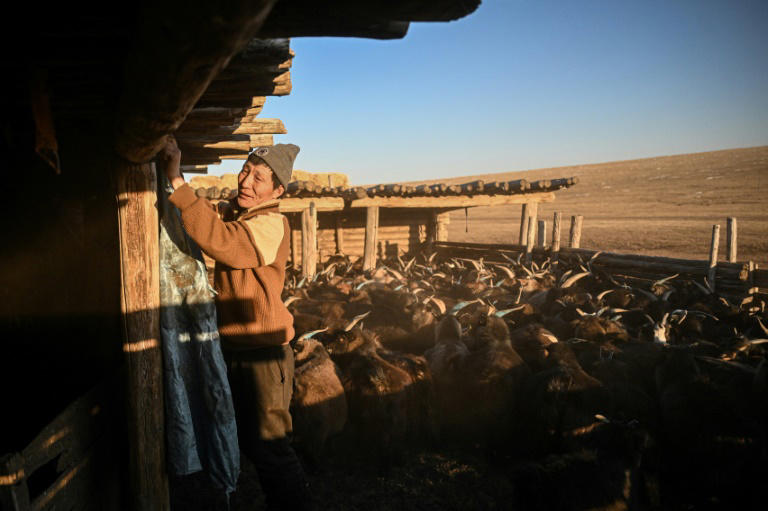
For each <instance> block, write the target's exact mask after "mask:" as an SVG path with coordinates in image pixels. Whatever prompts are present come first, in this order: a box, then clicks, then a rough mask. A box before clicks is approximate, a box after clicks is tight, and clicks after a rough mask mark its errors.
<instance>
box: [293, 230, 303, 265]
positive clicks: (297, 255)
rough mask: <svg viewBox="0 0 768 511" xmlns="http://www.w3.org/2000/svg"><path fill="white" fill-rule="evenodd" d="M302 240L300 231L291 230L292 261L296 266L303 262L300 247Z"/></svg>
mask: <svg viewBox="0 0 768 511" xmlns="http://www.w3.org/2000/svg"><path fill="white" fill-rule="evenodd" d="M300 241H301V232H300V231H295V230H292V231H291V262H292V263H293V267H294V268H298V267H299V264H301V252H300V249H299V242H300Z"/></svg>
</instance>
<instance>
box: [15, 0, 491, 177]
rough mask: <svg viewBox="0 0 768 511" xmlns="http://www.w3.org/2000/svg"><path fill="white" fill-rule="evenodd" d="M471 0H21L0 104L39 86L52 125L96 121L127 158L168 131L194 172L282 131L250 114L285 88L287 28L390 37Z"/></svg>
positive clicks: (137, 158)
mask: <svg viewBox="0 0 768 511" xmlns="http://www.w3.org/2000/svg"><path fill="white" fill-rule="evenodd" d="M479 3H480V0H431V1H416V0H371V1H366V2H356V1H353V0H329V1H326V2H315V1H310V0H235V1H233V2H227V3H226V4H221V3H219V2H210V1H202V0H190V1H186V2H181V1H166V2H160V3H152V2H146V3H144V4H138V5H137V4H125V5H122V6H121V9H123V10H122V11H121V12H120V13H119V14H118V15H115V14H114V12H113V11H112V10H111V9H109V10H108V9H106V8H105V9H104V10H94V9H93V8H88V7H77V6H72V5H69V4H60V3H59V4H51V5H50V6H46V7H45V8H44V9H43V10H44V11H45V12H44V13H42V12H39V11H40V9H41V8H40V7H39V6H37V5H33V4H28V5H25V6H22V9H27V13H26V14H25V13H22V14H21V15H20V16H18V17H17V18H14V19H18V20H22V21H21V22H20V26H19V27H18V28H19V29H21V30H20V32H22V33H23V35H22V36H21V37H19V36H18V34H17V33H14V34H13V35H11V33H10V32H9V31H5V33H4V34H3V35H2V37H4V38H5V40H4V41H3V42H5V43H6V47H7V48H10V47H12V48H14V51H13V52H12V55H11V62H10V69H9V73H8V74H9V76H12V77H14V78H15V79H16V81H13V83H12V85H11V88H12V89H14V90H11V91H10V94H6V95H5V106H6V107H7V108H6V111H10V110H12V109H18V108H19V107H18V105H16V104H15V103H14V102H13V101H12V100H11V99H10V98H14V99H15V98H18V97H24V96H29V93H30V91H34V90H38V91H42V92H41V94H42V95H44V96H46V97H45V101H44V102H43V103H45V102H47V104H48V105H49V110H50V115H49V116H48V117H49V118H52V119H53V125H54V126H55V129H56V131H57V132H58V133H63V132H66V131H68V130H69V131H70V132H71V131H72V130H76V131H77V130H79V131H80V132H82V131H83V130H88V129H93V130H99V131H104V130H108V131H109V132H111V133H112V136H111V138H112V140H113V146H114V150H115V152H116V153H117V154H118V155H119V156H121V157H122V158H124V159H126V160H128V161H130V162H135V163H143V162H147V161H149V160H151V159H152V158H153V157H154V156H155V155H156V154H157V152H158V151H159V150H160V148H162V147H163V145H164V144H165V137H166V135H168V134H172V133H176V134H177V135H178V139H179V143H180V145H181V146H182V151H183V153H182V154H183V159H184V161H183V162H182V164H183V165H184V166H185V169H184V170H186V171H187V172H190V171H198V172H204V171H205V166H206V165H207V164H210V163H218V162H219V161H220V160H221V158H243V157H245V155H246V154H247V152H248V149H249V148H250V147H253V146H258V145H266V144H269V143H271V137H272V135H273V134H281V133H285V131H286V130H285V127H284V126H283V125H282V123H281V122H280V121H279V120H276V119H257V118H256V116H257V115H258V114H259V113H260V112H261V108H262V106H263V105H264V101H265V98H266V97H267V96H281V95H285V94H288V93H290V91H291V81H290V67H291V60H292V58H293V53H292V52H291V50H290V47H289V39H288V38H290V37H298V36H354V37H368V38H380V39H392V38H401V37H404V36H405V34H406V33H407V29H408V25H409V23H410V22H411V21H450V20H454V19H458V18H460V17H462V16H465V15H467V14H469V13H471V12H472V11H473V10H474V9H475V8H476V7H477V6H478V5H479ZM30 84H32V85H30ZM6 87H7V85H6ZM17 103H18V102H17ZM33 104H34V101H33ZM21 115H22V114H20V115H19V117H17V119H19V118H21ZM35 121H36V123H37V124H38V125H39V118H38V116H37V114H35ZM9 122H16V121H15V120H14V121H9ZM16 124H18V122H16ZM9 144H10V143H9Z"/></svg>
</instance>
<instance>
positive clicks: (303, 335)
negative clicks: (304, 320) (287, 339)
mask: <svg viewBox="0 0 768 511" xmlns="http://www.w3.org/2000/svg"><path fill="white" fill-rule="evenodd" d="M326 330H328V327H325V328H321V329H320V330H312V331H311V332H307V333H305V334H302V335H301V337H299V338H298V339H297V341H298V342H302V341H306V340H307V339H311V338H312V337H314V336H315V335H317V334H319V333H320V332H325V331H326Z"/></svg>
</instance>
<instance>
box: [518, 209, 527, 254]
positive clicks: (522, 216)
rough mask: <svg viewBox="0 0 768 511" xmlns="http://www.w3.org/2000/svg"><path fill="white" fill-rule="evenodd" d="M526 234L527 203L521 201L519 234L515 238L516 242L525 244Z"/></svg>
mask: <svg viewBox="0 0 768 511" xmlns="http://www.w3.org/2000/svg"><path fill="white" fill-rule="evenodd" d="M527 236H528V203H527V202H523V205H522V207H521V208H520V236H519V237H518V239H517V243H518V244H520V245H525V242H526V240H527V239H528V238H527Z"/></svg>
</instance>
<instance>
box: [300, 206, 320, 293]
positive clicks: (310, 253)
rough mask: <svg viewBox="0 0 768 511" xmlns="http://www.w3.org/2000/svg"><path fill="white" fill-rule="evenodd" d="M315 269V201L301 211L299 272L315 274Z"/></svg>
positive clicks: (304, 274) (309, 276) (311, 275)
mask: <svg viewBox="0 0 768 511" xmlns="http://www.w3.org/2000/svg"><path fill="white" fill-rule="evenodd" d="M316 270H317V210H316V209H315V203H314V202H310V203H309V207H308V208H306V209H304V210H303V211H302V212H301V274H302V275H303V276H305V277H307V278H312V277H314V276H315V271H316Z"/></svg>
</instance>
